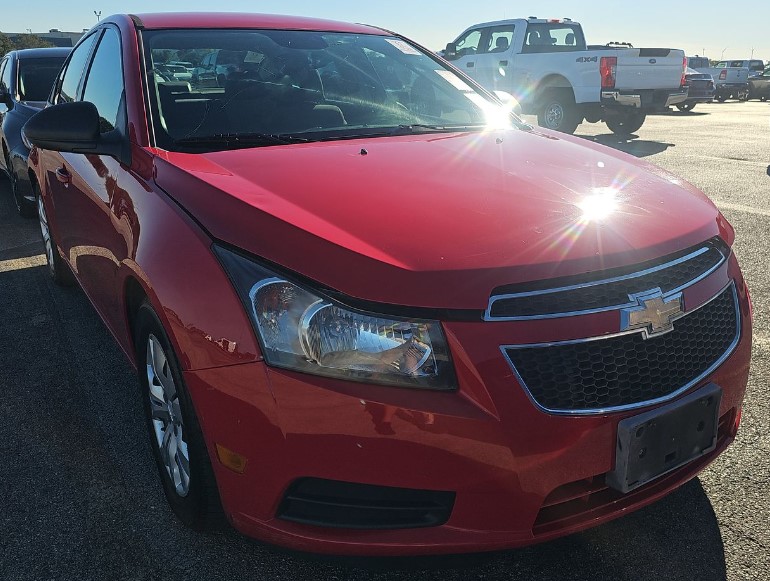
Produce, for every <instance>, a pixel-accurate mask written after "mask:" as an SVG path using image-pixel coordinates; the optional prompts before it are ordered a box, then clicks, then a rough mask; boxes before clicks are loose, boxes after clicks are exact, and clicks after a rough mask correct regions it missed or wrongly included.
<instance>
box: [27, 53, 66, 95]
mask: <svg viewBox="0 0 770 581" xmlns="http://www.w3.org/2000/svg"><path fill="white" fill-rule="evenodd" d="M64 59H65V57H46V58H26V59H21V60H20V61H19V98H20V99H21V100H22V101H46V100H48V96H49V95H50V93H51V88H52V87H53V82H54V81H55V80H56V75H58V74H59V70H60V69H61V67H62V65H63V64H64Z"/></svg>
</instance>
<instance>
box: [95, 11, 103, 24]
mask: <svg viewBox="0 0 770 581" xmlns="http://www.w3.org/2000/svg"><path fill="white" fill-rule="evenodd" d="M94 16H96V22H97V23H98V22H99V21H100V20H101V19H102V11H101V10H99V12H97V11H96V10H94Z"/></svg>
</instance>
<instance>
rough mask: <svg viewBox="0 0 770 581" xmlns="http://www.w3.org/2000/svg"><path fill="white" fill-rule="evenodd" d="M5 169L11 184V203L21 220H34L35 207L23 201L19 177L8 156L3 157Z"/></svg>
mask: <svg viewBox="0 0 770 581" xmlns="http://www.w3.org/2000/svg"><path fill="white" fill-rule="evenodd" d="M5 167H6V168H7V169H8V179H9V180H10V182H11V195H12V196H13V203H14V204H15V205H16V211H17V212H18V213H19V215H20V216H21V217H22V218H34V217H35V213H36V212H35V205H34V204H30V203H29V202H27V200H25V199H24V196H23V195H22V193H21V187H20V186H19V175H18V174H17V173H16V172H15V171H14V170H13V166H12V165H11V159H10V157H9V156H6V157H5Z"/></svg>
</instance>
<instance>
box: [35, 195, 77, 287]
mask: <svg viewBox="0 0 770 581" xmlns="http://www.w3.org/2000/svg"><path fill="white" fill-rule="evenodd" d="M32 187H33V188H34V190H35V199H36V200H37V218H38V221H39V222H40V234H41V236H42V237H43V247H44V248H45V258H46V262H47V263H48V274H49V275H50V276H51V279H52V280H53V281H54V282H55V283H56V284H58V285H59V286H71V285H72V284H74V282H75V277H74V276H73V275H72V271H71V270H70V268H69V266H67V264H66V263H65V262H64V260H63V259H62V257H61V256H59V249H58V248H57V246H56V241H55V240H54V238H53V232H51V225H50V223H49V221H48V213H47V212H46V209H45V202H44V201H43V196H42V195H41V193H40V189H39V188H38V187H37V185H36V184H34V183H33V186H32Z"/></svg>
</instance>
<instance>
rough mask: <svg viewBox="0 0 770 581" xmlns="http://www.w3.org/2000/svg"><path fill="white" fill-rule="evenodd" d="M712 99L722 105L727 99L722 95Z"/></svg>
mask: <svg viewBox="0 0 770 581" xmlns="http://www.w3.org/2000/svg"><path fill="white" fill-rule="evenodd" d="M714 99H716V100H717V101H719V102H720V103H724V102H725V100H726V99H727V97H725V96H724V95H717V96H716V97H714Z"/></svg>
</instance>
